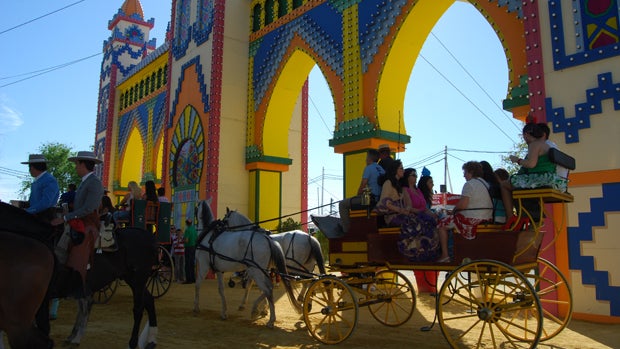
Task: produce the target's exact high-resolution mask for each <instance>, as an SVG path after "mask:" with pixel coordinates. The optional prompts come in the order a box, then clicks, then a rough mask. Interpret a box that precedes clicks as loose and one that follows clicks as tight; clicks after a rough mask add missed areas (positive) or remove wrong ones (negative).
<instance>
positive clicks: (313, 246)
mask: <svg viewBox="0 0 620 349" xmlns="http://www.w3.org/2000/svg"><path fill="white" fill-rule="evenodd" d="M224 222H225V223H226V224H227V226H228V228H229V229H231V230H237V229H247V228H248V227H251V226H253V225H255V224H254V223H253V222H252V221H251V220H250V219H249V218H248V217H246V216H245V215H243V214H242V213H239V212H238V211H235V210H233V211H231V210H227V212H226V216H225V218H224ZM271 238H272V239H273V240H275V241H276V242H277V243H279V244H280V246H281V247H282V249H283V251H284V256H285V258H286V267H287V268H288V270H289V272H290V274H291V275H294V276H299V277H301V278H311V277H314V276H315V275H316V274H314V269H315V267H317V266H318V267H319V273H320V274H321V275H324V274H325V265H324V264H325V263H324V259H323V253H322V252H321V244H320V243H319V240H317V239H316V238H315V237H314V236H312V235H310V234H308V233H306V232H304V231H301V230H292V231H287V232H284V233H279V234H272V235H271ZM306 287H307V283H305V282H304V283H302V289H301V292H300V293H299V295H298V297H297V300H298V301H300V302H301V301H302V299H300V298H303V296H304V294H305V291H306ZM251 288H252V281H251V280H250V282H249V284H248V286H247V287H246V289H245V295H244V296H243V298H242V300H241V305H240V306H239V310H243V309H244V308H245V304H246V303H247V300H248V296H249V293H250V289H251Z"/></svg>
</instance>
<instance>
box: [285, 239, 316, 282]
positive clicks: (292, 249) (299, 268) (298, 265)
mask: <svg viewBox="0 0 620 349" xmlns="http://www.w3.org/2000/svg"><path fill="white" fill-rule="evenodd" d="M292 235H293V237H292V238H291V241H289V243H288V246H287V247H286V250H284V258H285V259H286V260H287V261H292V262H294V264H296V266H290V265H288V263H287V267H288V268H289V269H290V270H291V271H293V272H298V273H300V274H303V273H305V274H310V275H314V274H313V273H312V272H310V271H309V270H308V269H307V268H306V267H304V265H303V264H301V263H299V262H298V261H297V259H296V258H295V237H296V236H297V234H292ZM307 237H308V246H311V244H310V242H311V241H310V235H309V234H308V235H307ZM282 247H284V246H282ZM289 251H290V252H291V257H290V258H289V257H288V252H289ZM310 256H312V253H311V254H310V255H309V256H308V259H309V258H310ZM308 259H306V261H307V260H308Z"/></svg>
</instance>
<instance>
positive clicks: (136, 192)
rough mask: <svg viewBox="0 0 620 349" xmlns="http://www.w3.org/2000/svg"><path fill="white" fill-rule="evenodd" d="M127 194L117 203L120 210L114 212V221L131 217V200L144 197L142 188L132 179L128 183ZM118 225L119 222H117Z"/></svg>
mask: <svg viewBox="0 0 620 349" xmlns="http://www.w3.org/2000/svg"><path fill="white" fill-rule="evenodd" d="M127 190H128V192H127V194H126V195H125V196H124V197H123V199H122V200H121V202H120V203H118V205H116V206H117V207H118V210H116V211H115V212H114V213H113V214H112V218H113V219H114V222H118V221H119V220H128V219H129V218H130V217H131V201H132V200H134V199H135V200H140V199H141V198H142V189H140V186H138V183H136V182H135V181H130V182H129V183H128V184H127ZM117 226H118V224H117Z"/></svg>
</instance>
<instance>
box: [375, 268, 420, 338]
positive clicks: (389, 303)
mask: <svg viewBox="0 0 620 349" xmlns="http://www.w3.org/2000/svg"><path fill="white" fill-rule="evenodd" d="M368 287H370V288H371V290H370V291H371V292H372V294H373V296H374V300H375V301H376V303H374V304H370V305H369V306H368V310H370V313H371V314H372V316H373V317H374V318H375V319H377V321H379V322H380V323H382V324H384V325H386V326H394V327H396V326H400V325H402V324H404V323H405V322H407V321H409V319H410V318H411V315H413V311H414V310H415V305H416V298H415V291H414V289H413V285H411V282H410V281H409V279H407V277H406V276H405V275H403V274H402V273H401V272H399V271H392V270H383V271H380V272H379V273H377V275H376V276H375V280H374V283H373V284H370V285H368Z"/></svg>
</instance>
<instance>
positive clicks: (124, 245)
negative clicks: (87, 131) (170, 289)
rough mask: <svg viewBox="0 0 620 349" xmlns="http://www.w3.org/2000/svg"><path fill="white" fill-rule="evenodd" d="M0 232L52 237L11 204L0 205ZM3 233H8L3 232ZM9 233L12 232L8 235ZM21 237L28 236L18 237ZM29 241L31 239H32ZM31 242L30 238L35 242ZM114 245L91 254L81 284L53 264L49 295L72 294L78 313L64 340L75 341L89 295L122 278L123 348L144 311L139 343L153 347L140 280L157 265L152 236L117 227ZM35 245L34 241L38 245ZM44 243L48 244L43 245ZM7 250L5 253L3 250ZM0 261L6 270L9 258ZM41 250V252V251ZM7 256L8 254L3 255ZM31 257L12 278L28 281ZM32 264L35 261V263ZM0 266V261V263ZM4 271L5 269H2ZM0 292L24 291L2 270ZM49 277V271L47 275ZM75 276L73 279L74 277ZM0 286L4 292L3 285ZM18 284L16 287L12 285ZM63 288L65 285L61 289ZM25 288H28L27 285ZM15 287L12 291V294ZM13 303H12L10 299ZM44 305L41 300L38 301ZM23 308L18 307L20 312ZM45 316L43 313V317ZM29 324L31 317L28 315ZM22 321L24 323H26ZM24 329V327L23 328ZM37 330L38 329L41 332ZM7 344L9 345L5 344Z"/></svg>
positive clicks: (152, 320)
mask: <svg viewBox="0 0 620 349" xmlns="http://www.w3.org/2000/svg"><path fill="white" fill-rule="evenodd" d="M0 231H9V232H18V233H19V234H22V235H27V236H31V237H35V238H38V239H40V240H45V239H46V238H47V237H52V236H53V228H52V227H51V226H50V225H49V224H45V223H41V222H39V221H37V220H35V219H33V216H32V215H30V214H28V213H26V212H25V211H23V210H21V209H18V208H16V207H13V206H10V205H7V204H4V203H0ZM7 234H8V233H7ZM11 235H15V234H11ZM22 239H28V238H26V237H22ZM33 241H35V240H33ZM35 242H36V241H35ZM117 243H118V250H117V251H116V252H105V253H100V254H95V257H94V260H93V262H92V265H91V268H90V270H89V271H88V273H87V275H86V285H82V282H81V278H76V277H67V268H66V267H64V266H58V267H57V268H56V271H57V273H56V274H57V275H56V276H55V277H53V278H52V286H51V287H50V290H49V291H48V294H51V295H53V296H55V297H67V296H74V297H75V296H77V298H78V299H77V300H78V314H77V317H76V321H75V325H74V327H73V330H72V333H71V334H70V335H69V337H68V338H67V339H66V342H67V344H70V345H79V343H80V340H81V338H82V336H83V335H84V332H85V330H86V324H87V322H88V316H89V314H90V309H91V306H92V304H93V300H92V293H93V292H95V291H98V290H100V289H101V288H103V287H104V286H106V285H108V284H109V283H110V282H112V281H114V280H115V279H123V280H124V281H125V282H126V283H127V285H129V286H130V287H131V290H132V293H133V301H134V304H133V305H134V306H133V315H134V325H133V328H132V332H131V338H130V340H129V347H130V348H136V347H137V346H138V335H139V333H138V332H139V326H140V323H141V321H142V317H143V314H144V311H145V310H146V312H147V314H148V333H147V332H146V331H145V333H147V334H146V337H147V338H146V343H144V345H142V347H143V348H154V347H155V345H156V335H157V317H156V314H155V302H154V299H153V296H152V295H151V294H150V293H149V292H148V290H147V288H146V283H147V281H148V279H149V278H150V277H151V276H152V275H153V274H154V272H155V271H154V266H155V265H157V241H156V240H155V237H154V236H153V234H151V233H149V232H147V231H146V230H143V229H137V228H127V229H120V230H119V231H117ZM39 244H40V243H39ZM3 246H4V243H2V246H0V248H2V247H3ZM41 246H43V248H45V250H46V254H49V255H50V256H52V257H51V261H50V260H46V261H47V263H48V265H49V268H50V269H52V270H53V269H54V258H53V254H52V253H51V249H50V248H47V247H46V246H45V244H42V245H41ZM48 246H50V244H48ZM0 251H3V250H0ZM6 253H7V254H8V251H7V252H6ZM1 254H2V255H0V261H2V263H6V265H7V268H12V267H13V264H12V263H14V261H12V260H11V259H7V260H6V261H5V259H1V258H4V257H6V256H4V254H5V252H1ZM41 254H43V253H41ZM8 255H9V256H12V254H8ZM31 257H32V256H30V255H27V254H24V262H23V264H22V267H20V269H21V270H17V271H15V274H16V275H15V276H14V278H15V280H21V279H30V278H31V276H30V273H31V272H30V270H31V269H30V268H33V265H34V264H35V262H34V260H33V259H32V258H31ZM37 265H38V264H37ZM0 267H1V265H0ZM7 270H8V269H7ZM75 273H76V272H73V273H69V275H71V276H75ZM0 275H1V279H0V292H3V291H4V292H13V293H16V294H20V293H24V294H27V291H25V290H26V288H24V289H22V288H21V287H25V286H22V284H19V283H17V284H16V283H14V280H7V279H6V278H5V277H4V275H5V274H4V270H3V269H2V270H0ZM50 275H51V273H50ZM76 280H78V282H77V283H74V281H76ZM49 281H50V278H48V279H47V280H46V281H45V282H44V287H43V295H44V296H45V294H46V290H47V288H48V284H49ZM14 285H15V286H14ZM5 286H6V290H5V288H4V287H5ZM17 286H19V287H20V288H16V287H17ZM67 286H68V287H67ZM30 287H31V286H28V289H29V288H30ZM16 291H17V292H16ZM31 298H32V299H30V298H29V299H28V301H29V302H33V303H36V300H37V299H38V298H35V297H31ZM4 300H5V296H4V295H3V294H0V306H2V305H4ZM15 303H16V304H17V302H15ZM39 304H41V299H38V304H36V307H35V311H36V308H38V305H39ZM44 304H45V302H44ZM41 310H42V311H43V312H47V307H45V306H43V307H41ZM13 311H14V310H13V309H11V310H10V311H9V312H8V313H7V312H4V310H3V308H1V307H0V318H1V317H2V316H6V317H8V318H10V317H11V316H14V314H13V313H12V312H13ZM22 311H23V310H22ZM37 318H39V319H40V318H43V316H39V314H38V315H37ZM45 318H47V317H45ZM29 321H30V323H29V325H30V326H31V325H32V318H29ZM26 323H28V321H26ZM28 328H30V327H28ZM2 329H4V330H6V332H7V335H8V336H9V340H10V338H11V337H10V335H9V329H8V327H5V325H3V322H2V319H0V330H2ZM38 330H39V332H41V333H43V334H44V330H45V325H44V324H43V325H42V324H39V329H38ZM41 330H43V332H42V331H41ZM11 346H13V344H11ZM13 347H14V348H47V346H41V345H31V346H21V347H20V346H13Z"/></svg>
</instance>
